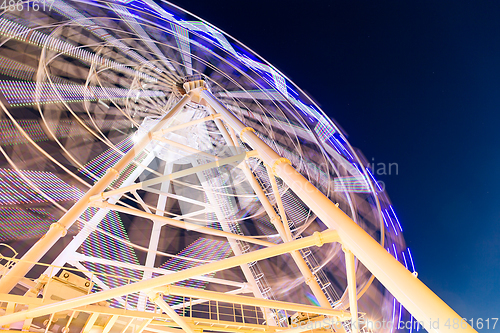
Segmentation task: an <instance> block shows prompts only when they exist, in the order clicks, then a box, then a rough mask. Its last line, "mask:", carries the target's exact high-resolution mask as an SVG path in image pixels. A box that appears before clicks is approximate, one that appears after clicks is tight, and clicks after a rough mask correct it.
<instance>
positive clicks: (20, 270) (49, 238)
mask: <svg viewBox="0 0 500 333" xmlns="http://www.w3.org/2000/svg"><path fill="white" fill-rule="evenodd" d="M190 100H191V97H190V96H189V95H184V96H183V97H182V99H181V100H180V101H179V103H177V105H175V106H174V107H173V108H172V109H171V110H170V111H169V112H167V113H166V114H165V115H164V116H163V118H162V119H161V120H160V121H159V122H158V123H157V124H156V125H155V126H153V128H152V129H151V130H150V131H149V132H148V134H147V135H146V136H144V137H143V138H142V139H141V140H140V141H139V142H137V143H136V145H135V146H134V147H133V148H132V149H131V150H130V151H129V152H128V153H127V154H125V155H124V156H123V157H122V158H121V159H120V160H119V161H118V162H117V163H116V164H115V166H114V167H113V168H110V169H108V171H107V172H106V174H105V175H104V176H103V177H102V178H101V179H100V180H99V181H97V182H96V183H95V184H94V186H92V188H91V189H90V190H88V191H87V193H85V195H84V196H83V197H82V198H81V199H80V200H78V201H77V202H76V203H75V204H74V205H73V207H71V208H70V209H69V210H68V211H67V212H66V213H65V214H64V215H63V216H62V217H61V218H60V219H59V221H58V222H56V223H53V224H52V225H51V226H50V228H49V230H48V231H47V233H46V234H45V235H44V236H43V237H42V238H40V239H39V240H38V242H36V243H35V245H33V246H32V247H31V249H29V250H28V252H26V254H25V255H24V256H23V257H22V258H21V260H20V261H19V262H18V263H17V264H16V265H15V266H14V267H13V268H12V269H11V270H10V271H9V272H7V273H6V274H5V275H4V276H3V277H2V278H1V279H0V293H4V294H7V293H9V292H10V291H11V290H12V288H14V287H15V286H16V284H17V283H18V282H19V280H20V279H22V278H23V277H24V276H25V275H26V273H28V271H29V270H30V269H31V268H32V267H33V266H34V264H33V263H34V262H37V261H39V260H40V259H41V258H42V257H43V256H44V255H45V254H46V253H47V251H49V250H50V248H52V246H53V245H54V244H55V243H56V242H57V241H58V240H59V238H61V237H63V236H64V235H66V231H67V229H68V228H69V227H71V226H72V225H73V223H74V222H75V221H76V220H77V219H78V217H79V216H80V215H81V214H82V213H83V212H84V211H85V209H87V208H88V206H89V199H90V197H91V196H93V195H96V194H99V193H101V192H102V191H104V190H105V189H106V188H107V187H108V186H109V184H111V182H112V181H113V180H115V179H116V178H117V177H118V175H119V174H120V172H121V171H122V170H123V169H124V168H125V167H127V166H128V164H129V163H130V162H131V161H132V160H133V159H134V158H135V156H136V155H137V154H138V153H139V152H141V151H142V150H143V149H144V148H146V146H147V145H148V144H149V143H150V142H151V140H152V137H153V135H152V133H154V132H156V131H158V130H160V129H161V128H162V127H163V126H165V125H166V124H167V123H168V121H169V120H170V119H171V118H172V117H174V116H175V115H176V114H177V113H178V112H179V111H180V110H182V108H183V107H184V105H186V104H187V103H188V102H189V101H190Z"/></svg>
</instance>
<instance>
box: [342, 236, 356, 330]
mask: <svg viewBox="0 0 500 333" xmlns="http://www.w3.org/2000/svg"><path fill="white" fill-rule="evenodd" d="M342 250H343V251H344V253H345V269H346V275H347V288H348V289H349V310H350V311H351V317H352V319H351V332H352V333H358V328H359V323H358V297H357V290H356V267H355V266H354V254H352V252H351V251H349V250H348V249H347V248H346V247H345V246H343V247H342Z"/></svg>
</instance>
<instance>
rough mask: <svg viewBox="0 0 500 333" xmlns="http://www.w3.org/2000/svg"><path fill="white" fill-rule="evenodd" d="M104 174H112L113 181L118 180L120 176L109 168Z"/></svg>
mask: <svg viewBox="0 0 500 333" xmlns="http://www.w3.org/2000/svg"><path fill="white" fill-rule="evenodd" d="M106 173H109V174H112V175H113V179H116V178H118V175H119V174H120V173H119V172H118V170H116V169H115V168H109V169H108V170H106Z"/></svg>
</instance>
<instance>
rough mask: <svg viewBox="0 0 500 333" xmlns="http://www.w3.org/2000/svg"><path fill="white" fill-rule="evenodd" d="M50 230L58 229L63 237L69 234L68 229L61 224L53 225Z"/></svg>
mask: <svg viewBox="0 0 500 333" xmlns="http://www.w3.org/2000/svg"><path fill="white" fill-rule="evenodd" d="M50 229H57V231H58V232H60V233H61V237H64V236H66V234H67V233H68V230H66V228H65V227H64V226H63V225H62V224H60V223H59V222H55V223H52V224H51V225H50Z"/></svg>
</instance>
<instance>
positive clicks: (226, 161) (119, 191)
mask: <svg viewBox="0 0 500 333" xmlns="http://www.w3.org/2000/svg"><path fill="white" fill-rule="evenodd" d="M256 154H257V153H256V152H251V151H249V152H244V153H241V154H238V155H234V156H230V157H227V158H223V159H220V160H217V161H215V162H210V163H205V164H202V165H199V166H196V167H193V168H189V169H185V170H181V171H177V172H174V173H171V174H169V175H166V176H161V177H156V178H153V179H150V180H146V181H144V182H140V183H135V184H134V185H130V186H126V187H122V188H119V189H116V190H111V191H106V192H100V193H98V194H95V195H93V196H91V197H89V199H88V200H90V201H96V200H104V199H107V198H110V197H112V196H115V195H117V194H123V193H126V192H131V191H134V190H139V189H142V188H146V187H149V186H151V185H156V184H159V183H163V182H165V181H171V180H173V179H177V178H181V177H184V176H188V175H192V174H195V173H197V172H200V171H203V170H208V169H212V168H218V167H220V166H223V165H226V164H231V163H235V162H239V161H243V160H245V159H247V158H249V157H253V156H256Z"/></svg>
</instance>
